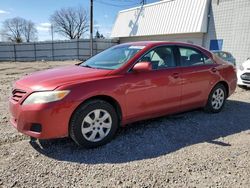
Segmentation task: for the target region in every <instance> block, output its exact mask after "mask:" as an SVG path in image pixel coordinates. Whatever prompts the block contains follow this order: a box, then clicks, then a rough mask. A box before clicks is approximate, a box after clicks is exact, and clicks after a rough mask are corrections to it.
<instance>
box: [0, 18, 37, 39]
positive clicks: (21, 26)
mask: <svg viewBox="0 0 250 188" xmlns="http://www.w3.org/2000/svg"><path fill="white" fill-rule="evenodd" d="M2 35H3V38H5V39H6V40H8V41H12V42H17V43H21V42H23V41H26V42H30V41H34V40H36V39H37V30H36V28H35V24H34V23H33V22H32V21H27V20H25V19H23V18H20V17H16V18H12V19H7V20H5V21H4V23H3V30H2Z"/></svg>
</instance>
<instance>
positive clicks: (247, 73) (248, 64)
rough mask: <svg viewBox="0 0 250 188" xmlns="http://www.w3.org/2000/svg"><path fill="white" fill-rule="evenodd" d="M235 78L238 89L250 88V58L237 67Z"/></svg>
mask: <svg viewBox="0 0 250 188" xmlns="http://www.w3.org/2000/svg"><path fill="white" fill-rule="evenodd" d="M237 77H238V86H239V87H243V88H244V87H250V58H248V59H247V60H246V61H245V62H244V63H242V65H241V66H240V67H239V69H238V71H237Z"/></svg>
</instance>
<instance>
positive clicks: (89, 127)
mask: <svg viewBox="0 0 250 188" xmlns="http://www.w3.org/2000/svg"><path fill="white" fill-rule="evenodd" d="M117 128H118V118H117V114H116V111H115V109H114V108H113V106H112V105H111V104H109V103H107V102H106V101H102V100H92V101H89V102H87V103H84V104H83V105H81V106H80V107H79V108H78V109H77V110H76V111H75V113H74V114H73V116H72V118H71V122H70V130H69V131H70V136H71V138H72V139H73V140H74V141H75V142H76V143H77V144H78V145H81V146H84V147H86V148H93V147H97V146H101V145H103V144H106V143H108V142H109V141H110V140H111V139H112V138H113V137H114V135H115V133H116V130H117Z"/></svg>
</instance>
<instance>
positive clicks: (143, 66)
mask: <svg viewBox="0 0 250 188" xmlns="http://www.w3.org/2000/svg"><path fill="white" fill-rule="evenodd" d="M132 70H133V72H149V71H151V70H152V63H150V62H146V61H145V62H139V63H136V64H135V66H134V67H133V69H132Z"/></svg>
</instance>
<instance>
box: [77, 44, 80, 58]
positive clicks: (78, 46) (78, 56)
mask: <svg viewBox="0 0 250 188" xmlns="http://www.w3.org/2000/svg"><path fill="white" fill-rule="evenodd" d="M79 48H80V45H79V39H77V58H78V60H79V59H80V55H79V53H80V52H79Z"/></svg>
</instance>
